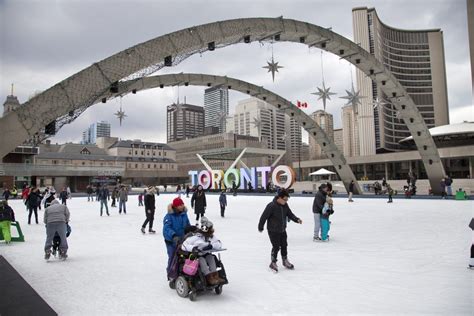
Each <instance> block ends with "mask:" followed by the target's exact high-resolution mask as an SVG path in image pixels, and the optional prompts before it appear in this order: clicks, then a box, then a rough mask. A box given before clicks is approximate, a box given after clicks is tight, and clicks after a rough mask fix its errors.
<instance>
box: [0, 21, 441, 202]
mask: <svg viewBox="0 0 474 316" xmlns="http://www.w3.org/2000/svg"><path fill="white" fill-rule="evenodd" d="M266 40H275V41H288V42H296V43H302V44H305V45H308V46H310V47H319V48H321V49H324V50H326V51H328V52H331V53H333V54H336V55H337V56H340V58H343V59H346V60H347V61H349V62H350V63H352V64H353V65H354V66H356V67H357V68H358V69H360V70H361V71H362V72H364V73H365V74H366V75H367V76H370V77H371V79H372V80H374V81H376V82H377V84H378V86H380V87H381V90H382V91H383V93H385V95H387V96H388V97H389V98H390V101H391V102H392V103H393V104H394V106H395V108H396V109H397V110H398V111H399V113H400V118H402V119H403V120H404V122H405V124H406V125H407V127H408V129H409V131H410V133H411V134H412V136H413V139H414V141H415V143H416V145H417V148H418V150H419V152H420V156H421V158H422V161H423V164H424V167H425V170H426V173H427V175H428V178H429V181H430V184H431V188H432V190H433V192H434V193H435V194H439V193H440V190H441V189H440V186H439V181H440V179H441V178H442V177H443V176H444V175H445V172H444V167H443V164H442V162H441V158H440V156H439V153H438V150H437V148H436V145H435V143H434V141H433V138H432V137H431V134H430V132H429V130H428V128H427V127H426V124H425V123H424V120H423V118H422V116H421V114H420V112H419V111H418V109H417V107H416V105H415V103H414V102H413V100H412V99H411V97H410V96H409V94H408V93H407V91H406V90H405V88H403V86H402V85H401V84H400V83H399V82H398V80H397V79H396V78H395V77H394V76H393V75H392V74H391V73H390V71H389V70H387V69H386V68H385V67H384V66H383V64H382V63H380V62H379V61H378V60H377V59H375V57H374V56H372V55H370V53H368V52H367V51H365V50H364V49H362V48H361V47H360V46H358V45H357V44H355V43H354V42H352V41H350V40H349V39H347V38H345V37H343V36H341V35H339V34H337V33H335V32H332V31H331V30H329V29H325V28H323V27H320V26H317V25H314V24H310V23H306V22H302V21H297V20H291V19H283V18H243V19H235V20H227V21H220V22H214V23H209V24H204V25H200V26H194V27H190V28H186V29H183V30H180V31H176V32H173V33H169V34H166V35H163V36H159V37H157V38H154V39H152V40H149V41H147V42H144V43H141V44H138V45H135V46H133V47H130V48H128V49H125V50H123V51H121V52H119V53H117V54H115V55H112V56H110V57H108V58H106V59H104V60H102V61H100V62H97V63H94V64H93V65H91V66H90V67H87V68H85V69H83V70H82V71H80V72H78V73H76V74H74V75H72V76H71V77H69V78H67V79H65V80H63V81H61V82H60V83H58V84H56V85H54V86H53V87H51V88H49V89H48V90H46V91H44V92H43V93H41V94H39V95H37V96H36V97H34V98H32V99H31V100H29V101H27V102H25V104H24V106H21V107H19V108H18V109H17V110H16V111H15V112H11V113H9V114H8V115H6V116H5V117H3V118H1V119H0V134H1V135H2V139H1V141H0V157H4V156H5V155H6V154H8V153H9V152H10V151H12V150H13V149H14V148H15V146H17V145H19V144H21V143H22V142H23V141H24V140H26V139H28V138H30V137H33V136H34V135H35V134H36V133H37V132H39V131H40V130H41V129H42V128H44V126H45V125H47V124H49V123H50V122H52V121H54V120H55V119H57V118H59V117H64V116H66V115H68V114H69V115H71V116H74V113H75V112H76V111H81V109H82V110H84V109H85V108H87V107H89V106H91V105H92V104H93V102H94V101H95V100H96V99H97V96H99V95H102V94H103V93H104V92H106V91H107V90H109V89H111V88H113V87H114V86H115V85H116V83H117V82H118V81H119V80H122V79H124V78H127V77H129V78H132V77H133V76H137V77H143V76H146V75H149V74H150V73H152V72H154V71H156V70H158V69H160V68H161V67H163V66H164V65H171V64H172V63H173V62H175V63H178V62H180V61H181V60H183V59H185V58H187V57H189V56H191V55H193V54H195V53H197V52H203V51H206V50H214V49H215V48H219V47H222V46H227V45H232V44H236V43H242V42H245V43H250V42H253V41H266Z"/></svg>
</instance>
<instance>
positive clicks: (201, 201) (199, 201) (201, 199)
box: [191, 185, 207, 226]
mask: <svg viewBox="0 0 474 316" xmlns="http://www.w3.org/2000/svg"><path fill="white" fill-rule="evenodd" d="M191 207H192V208H193V209H194V214H196V222H197V224H196V226H197V225H199V216H204V213H205V212H206V207H207V203H206V194H205V193H204V190H203V189H202V185H198V187H197V190H196V192H194V194H193V196H192V198H191Z"/></svg>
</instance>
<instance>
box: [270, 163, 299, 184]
mask: <svg viewBox="0 0 474 316" xmlns="http://www.w3.org/2000/svg"><path fill="white" fill-rule="evenodd" d="M282 176H286V181H285V182H282V181H280V179H281V177H282ZM272 182H273V183H274V184H275V185H277V186H279V187H280V188H284V189H288V188H291V186H292V185H293V183H295V172H294V171H293V169H291V168H290V167H288V166H278V167H276V168H275V169H273V172H272Z"/></svg>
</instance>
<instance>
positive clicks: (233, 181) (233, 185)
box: [232, 180, 237, 196]
mask: <svg viewBox="0 0 474 316" xmlns="http://www.w3.org/2000/svg"><path fill="white" fill-rule="evenodd" d="M232 195H233V196H237V184H235V180H232Z"/></svg>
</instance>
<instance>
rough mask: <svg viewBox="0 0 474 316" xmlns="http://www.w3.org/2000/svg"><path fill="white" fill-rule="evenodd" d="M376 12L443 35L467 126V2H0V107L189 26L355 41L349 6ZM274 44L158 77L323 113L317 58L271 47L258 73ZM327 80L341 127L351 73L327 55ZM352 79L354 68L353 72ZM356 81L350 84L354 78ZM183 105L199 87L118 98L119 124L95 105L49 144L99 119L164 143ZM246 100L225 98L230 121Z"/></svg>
mask: <svg viewBox="0 0 474 316" xmlns="http://www.w3.org/2000/svg"><path fill="white" fill-rule="evenodd" d="M360 6H367V7H375V8H376V10H377V13H378V16H379V18H380V19H381V20H382V21H383V22H384V23H385V24H387V25H390V26H393V27H396V28H401V29H431V28H441V30H442V31H443V34H444V47H445V56H446V68H447V84H448V100H449V113H450V122H451V123H458V122H462V121H463V120H470V121H474V110H473V105H472V91H471V87H472V83H471V75H470V60H469V46H468V34H467V16H466V1H465V0H445V1H442V0H409V1H405V0H397V1H395V0H391V1H389V0H386V1H352V0H347V1H342V0H336V1H334V0H333V1H327V0H324V1H320V0H305V1H301V0H299V1H298V0H285V1H282V0H280V1H276V0H264V1H260V0H252V1H235V0H226V1H222V0H221V1H219V0H216V1H208V0H196V1H177V0H175V1H164V0H163V1H158V0H156V1H151V0H150V1H144V0H138V1H137V0H135V1H132V0H110V1H104V0H102V1H99V0H67V1H66V0H56V1H53V0H41V1H22V0H0V99H1V100H3V101H2V103H3V102H4V100H5V99H6V97H7V95H9V94H10V85H11V83H14V85H15V91H14V94H15V95H16V96H18V98H19V100H20V102H21V103H23V102H25V101H27V100H28V98H29V97H30V96H31V95H33V94H34V93H36V92H38V91H43V90H46V89H48V88H49V87H51V86H53V85H54V84H56V83H58V82H60V81H62V80H64V79H65V78H67V77H69V76H71V75H73V74H75V73H77V72H79V71H80V70H82V69H84V68H86V67H88V66H90V65H91V64H93V63H94V62H97V61H100V60H102V59H104V58H107V57H109V56H110V55H113V54H115V53H117V52H119V51H122V50H124V49H126V48H128V47H130V46H133V45H136V44H138V43H141V42H144V41H147V40H150V39H152V38H155V37H158V36H161V35H165V34H167V33H171V32H174V31H178V30H181V29H184V28H187V27H190V26H194V25H201V24H205V23H210V22H215V21H221V20H227V19H234V18H247V17H278V16H282V15H283V17H285V18H291V19H297V20H301V21H306V22H309V23H312V24H316V25H319V26H323V27H332V30H333V31H334V32H336V33H339V34H340V35H343V36H345V37H347V38H349V39H352V38H353V36H352V8H354V7H360ZM271 50H272V48H271V46H270V44H266V45H264V46H262V45H260V44H259V43H254V44H251V45H248V44H238V45H232V46H229V47H226V48H223V49H219V50H216V51H214V52H207V53H205V54H203V55H202V56H199V55H193V56H191V57H190V58H188V59H186V60H185V61H183V62H182V63H181V64H179V65H178V66H176V67H172V68H167V69H163V70H162V71H160V72H158V73H155V74H164V73H174V72H192V73H197V72H202V73H206V74H216V75H227V76H229V77H234V78H237V79H241V80H246V81H249V82H251V83H253V84H256V85H263V86H264V87H265V88H267V89H269V90H271V91H273V92H276V93H278V94H280V95H281V96H283V97H285V98H286V99H288V100H290V101H293V102H296V100H301V101H306V102H308V103H309V104H310V107H309V108H308V109H307V110H306V112H308V113H310V112H313V111H315V110H318V109H321V108H322V103H321V102H320V101H317V100H316V96H314V95H311V92H314V91H316V87H318V86H321V80H322V79H321V78H322V76H321V50H319V49H315V48H313V49H308V47H307V46H304V45H299V44H295V43H277V44H274V45H273V51H274V57H275V61H278V62H279V65H281V66H284V68H283V69H280V72H279V73H277V74H276V77H275V82H272V79H271V74H270V73H267V70H266V69H263V68H262V66H264V65H266V62H267V60H269V59H270V58H271V54H272V53H271ZM322 59H323V64H324V77H325V82H326V86H330V87H331V90H332V91H333V92H336V93H338V95H336V96H333V97H332V100H331V101H328V103H327V111H328V112H330V113H332V114H333V115H334V120H335V127H336V128H340V127H341V119H340V116H341V107H342V105H343V104H344V102H345V100H344V99H339V97H340V96H344V95H345V89H348V90H349V89H350V86H351V66H350V65H349V63H348V62H346V61H344V60H339V58H338V57H336V56H332V55H331V54H329V53H326V52H325V53H324V54H323V56H322ZM352 71H353V73H354V70H353V69H352ZM354 78H355V76H354ZM178 96H179V98H180V100H181V101H183V99H184V97H185V96H186V98H187V103H191V104H196V105H201V106H202V105H203V102H204V88H203V87H180V88H179V89H178V88H176V87H174V88H165V89H153V90H148V91H144V92H139V93H138V94H136V95H128V96H125V97H123V98H122V100H121V102H122V106H123V110H124V111H125V113H126V114H127V115H128V117H126V119H125V121H124V122H123V124H122V126H119V123H118V119H117V118H116V117H115V116H114V115H113V113H115V112H116V111H117V110H118V109H119V106H120V100H119V99H117V100H113V101H110V102H107V103H106V104H102V103H101V104H97V105H94V106H93V107H91V108H89V109H88V110H87V111H85V112H84V113H83V114H82V115H81V116H80V117H79V118H78V119H76V120H75V121H74V122H73V123H71V124H69V125H66V126H64V127H63V128H62V129H61V130H60V131H59V133H58V135H56V136H55V137H54V138H53V139H52V140H53V142H59V143H62V142H66V141H74V142H77V141H80V139H81V137H82V131H83V130H84V129H86V128H87V127H88V126H89V125H90V124H91V123H94V122H96V121H99V120H106V121H109V122H110V123H111V124H112V136H117V137H121V138H124V139H132V138H133V139H138V138H139V139H142V140H147V141H156V142H165V141H166V105H169V104H171V103H173V102H175V101H176V100H177V99H178ZM246 97H247V96H245V95H242V94H239V93H237V92H231V93H230V106H231V113H232V111H233V108H234V107H235V105H236V104H237V102H238V101H239V100H242V99H244V98H246Z"/></svg>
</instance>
